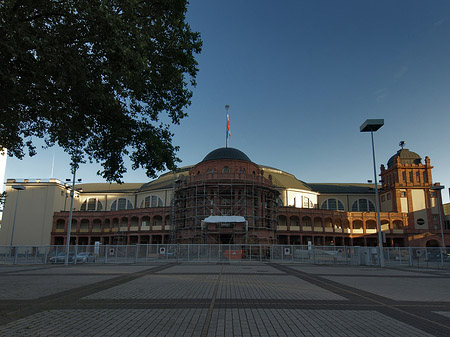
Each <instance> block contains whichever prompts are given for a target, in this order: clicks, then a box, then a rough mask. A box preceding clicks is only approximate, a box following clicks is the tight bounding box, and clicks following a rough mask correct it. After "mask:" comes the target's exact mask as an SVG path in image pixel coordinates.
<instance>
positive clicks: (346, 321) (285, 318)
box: [208, 309, 432, 337]
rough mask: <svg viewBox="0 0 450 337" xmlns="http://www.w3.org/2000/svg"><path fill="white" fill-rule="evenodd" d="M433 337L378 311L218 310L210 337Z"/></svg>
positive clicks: (212, 323) (214, 316)
mask: <svg viewBox="0 0 450 337" xmlns="http://www.w3.org/2000/svg"><path fill="white" fill-rule="evenodd" d="M214 336H217V337H225V336H261V337H262V336H267V337H269V336H285V337H295V336H410V337H412V336H424V337H425V336H432V335H430V334H427V333H425V332H424V331H422V330H419V329H416V328H414V327H411V326H409V325H407V324H404V323H402V322H399V321H397V320H395V319H392V318H390V317H387V316H385V315H383V314H380V313H378V312H376V311H357V310H292V309H219V310H214V313H213V317H212V320H211V325H210V326H209V330H208V337H214Z"/></svg>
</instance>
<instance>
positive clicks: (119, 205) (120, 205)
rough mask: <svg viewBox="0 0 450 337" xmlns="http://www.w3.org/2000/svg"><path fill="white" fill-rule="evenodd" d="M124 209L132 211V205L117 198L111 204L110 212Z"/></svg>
mask: <svg viewBox="0 0 450 337" xmlns="http://www.w3.org/2000/svg"><path fill="white" fill-rule="evenodd" d="M124 209H133V204H132V203H131V201H130V200H127V199H125V198H119V199H117V200H114V202H113V203H112V204H111V211H123V210H124Z"/></svg>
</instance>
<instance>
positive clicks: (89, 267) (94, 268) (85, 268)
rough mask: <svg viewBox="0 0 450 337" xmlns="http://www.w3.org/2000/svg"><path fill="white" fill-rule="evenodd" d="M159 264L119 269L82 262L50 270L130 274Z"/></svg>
mask: <svg viewBox="0 0 450 337" xmlns="http://www.w3.org/2000/svg"><path fill="white" fill-rule="evenodd" d="M157 266H159V264H155V265H154V266H151V265H145V266H136V265H128V266H127V265H125V266H122V267H121V268H120V271H118V269H117V266H114V265H107V264H80V265H76V266H74V265H70V266H68V267H65V266H53V267H50V268H46V269H50V270H49V272H50V273H51V274H61V275H66V274H72V275H73V274H97V275H98V274H128V273H136V272H139V271H143V270H148V269H150V268H152V267H157ZM42 273H43V269H38V268H36V269H33V270H29V271H27V270H24V271H22V272H21V274H42Z"/></svg>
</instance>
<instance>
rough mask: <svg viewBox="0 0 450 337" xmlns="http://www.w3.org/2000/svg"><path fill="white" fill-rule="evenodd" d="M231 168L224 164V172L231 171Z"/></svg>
mask: <svg viewBox="0 0 450 337" xmlns="http://www.w3.org/2000/svg"><path fill="white" fill-rule="evenodd" d="M230 172H231V169H230V168H229V167H228V166H224V167H223V169H222V173H230Z"/></svg>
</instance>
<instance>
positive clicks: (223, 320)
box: [0, 263, 450, 337]
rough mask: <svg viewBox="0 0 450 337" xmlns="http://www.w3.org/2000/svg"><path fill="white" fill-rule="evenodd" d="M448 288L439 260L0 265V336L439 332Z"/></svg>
mask: <svg viewBox="0 0 450 337" xmlns="http://www.w3.org/2000/svg"><path fill="white" fill-rule="evenodd" d="M448 289H450V271H445V270H444V271H443V270H440V271H439V270H438V271H432V270H392V269H378V268H367V267H364V268H359V267H354V268H353V267H348V266H330V267H328V266H314V265H286V264H263V263H252V264H175V263H168V264H154V265H150V264H149V265H128V266H125V265H116V266H112V265H83V266H70V267H63V266H58V267H55V266H44V267H42V266H40V267H36V266H34V267H31V266H30V267H27V266H18V267H13V266H11V267H8V268H5V267H0V298H1V299H2V300H1V301H0V336H58V337H59V336H61V337H62V336H161V337H162V336H165V337H169V336H201V337H206V336H223V337H228V336H230V337H231V336H239V337H244V336H267V337H269V336H449V335H450V298H449V292H448ZM419 290H420V291H419ZM439 294H440V296H439Z"/></svg>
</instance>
